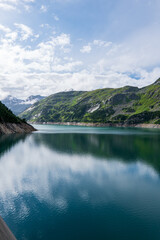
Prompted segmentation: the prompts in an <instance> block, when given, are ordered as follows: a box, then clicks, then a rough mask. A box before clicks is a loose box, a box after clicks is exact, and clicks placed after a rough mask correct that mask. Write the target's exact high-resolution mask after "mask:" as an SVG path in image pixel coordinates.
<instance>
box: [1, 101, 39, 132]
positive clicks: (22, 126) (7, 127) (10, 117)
mask: <svg viewBox="0 0 160 240" xmlns="http://www.w3.org/2000/svg"><path fill="white" fill-rule="evenodd" d="M34 130H35V129H34V128H33V127H32V126H30V125H29V124H27V123H26V122H25V120H22V119H20V118H19V117H16V116H15V115H14V114H13V113H12V112H11V111H10V110H9V109H8V108H7V107H6V106H5V105H4V104H3V103H1V102H0V134H7V133H27V132H31V131H34Z"/></svg>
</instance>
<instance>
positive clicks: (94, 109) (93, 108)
mask: <svg viewBox="0 0 160 240" xmlns="http://www.w3.org/2000/svg"><path fill="white" fill-rule="evenodd" d="M99 107H100V104H96V105H95V106H93V107H91V108H90V109H89V110H88V111H87V112H88V113H93V112H95V111H96V110H98V109H99Z"/></svg>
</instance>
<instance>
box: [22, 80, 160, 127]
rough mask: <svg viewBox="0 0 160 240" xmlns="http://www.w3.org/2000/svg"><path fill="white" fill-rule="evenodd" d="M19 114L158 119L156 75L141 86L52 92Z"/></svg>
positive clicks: (53, 118)
mask: <svg viewBox="0 0 160 240" xmlns="http://www.w3.org/2000/svg"><path fill="white" fill-rule="evenodd" d="M20 116H21V117H23V118H26V120H29V121H32V122H94V123H96V122H100V123H108V122H111V123H129V124H136V123H160V79H159V80H157V81H156V82H155V83H154V84H152V85H150V86H147V87H145V88H142V89H138V88H136V87H129V86H127V87H123V88H118V89H111V88H106V89H98V90H94V91H90V92H77V91H71V92H61V93H57V94H53V95H51V96H49V97H47V98H45V99H43V100H41V101H39V102H38V103H36V104H34V105H33V106H32V107H31V108H30V109H28V110H26V111H25V112H24V113H22V114H21V115H20Z"/></svg>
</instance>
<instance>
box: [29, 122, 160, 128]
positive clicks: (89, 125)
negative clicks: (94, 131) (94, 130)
mask: <svg viewBox="0 0 160 240" xmlns="http://www.w3.org/2000/svg"><path fill="white" fill-rule="evenodd" d="M29 124H40V125H63V126H83V127H123V128H151V129H160V124H152V123H148V124H147V123H139V124H120V123H81V122H35V123H31V122H29Z"/></svg>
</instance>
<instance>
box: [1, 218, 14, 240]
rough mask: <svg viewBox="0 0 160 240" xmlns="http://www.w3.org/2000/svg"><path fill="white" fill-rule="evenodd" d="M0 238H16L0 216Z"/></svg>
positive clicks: (11, 239)
mask: <svg viewBox="0 0 160 240" xmlns="http://www.w3.org/2000/svg"><path fill="white" fill-rule="evenodd" d="M0 240H16V238H15V237H14V235H13V233H12V232H11V231H10V229H9V228H8V226H7V225H6V223H5V222H4V221H3V219H2V218H1V217H0Z"/></svg>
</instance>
